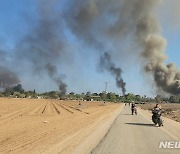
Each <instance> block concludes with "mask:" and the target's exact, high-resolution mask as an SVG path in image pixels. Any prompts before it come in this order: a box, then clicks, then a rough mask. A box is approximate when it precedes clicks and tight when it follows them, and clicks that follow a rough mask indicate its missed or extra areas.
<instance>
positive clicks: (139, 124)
mask: <svg viewBox="0 0 180 154" xmlns="http://www.w3.org/2000/svg"><path fill="white" fill-rule="evenodd" d="M125 124H128V125H138V126H149V127H154V124H144V123H125Z"/></svg>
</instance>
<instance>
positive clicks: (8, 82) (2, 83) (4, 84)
mask: <svg viewBox="0 0 180 154" xmlns="http://www.w3.org/2000/svg"><path fill="white" fill-rule="evenodd" d="M19 82H20V80H19V78H18V76H17V75H16V73H14V72H13V71H11V70H10V69H8V68H6V67H3V66H0V88H8V87H12V86H14V85H16V84H18V83H19Z"/></svg>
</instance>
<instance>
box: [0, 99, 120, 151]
mask: <svg viewBox="0 0 180 154" xmlns="http://www.w3.org/2000/svg"><path fill="white" fill-rule="evenodd" d="M120 106H121V105H120V104H114V103H106V104H104V103H101V102H81V105H79V102H78V101H60V100H43V99H39V100H37V99H8V98H1V99H0V132H1V134H0V153H57V152H60V153H71V151H72V150H74V149H76V147H78V146H80V145H81V143H82V142H84V139H85V138H87V137H88V135H91V133H92V132H93V130H95V129H96V130H97V126H98V124H103V123H104V122H105V121H107V120H108V119H112V117H113V115H115V114H117V112H118V111H119V109H120ZM106 129H107V126H106ZM101 131H103V130H101ZM97 136H98V135H97ZM94 142H95V141H94ZM81 151H82V149H81Z"/></svg>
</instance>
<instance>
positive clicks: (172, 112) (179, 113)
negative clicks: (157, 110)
mask: <svg viewBox="0 0 180 154" xmlns="http://www.w3.org/2000/svg"><path fill="white" fill-rule="evenodd" d="M160 105H161V107H162V111H163V112H162V115H163V116H164V117H167V118H170V119H172V120H175V121H177V122H180V104H177V103H176V104H175V103H166V104H160ZM138 106H139V107H141V108H142V109H145V110H149V111H152V109H153V107H154V106H155V103H147V104H142V105H138Z"/></svg>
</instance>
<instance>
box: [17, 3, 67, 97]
mask: <svg viewBox="0 0 180 154" xmlns="http://www.w3.org/2000/svg"><path fill="white" fill-rule="evenodd" d="M55 6H56V1H55V0H52V1H44V0H40V1H38V18H37V19H36V20H30V21H32V22H33V24H34V25H35V26H34V27H33V28H32V31H31V32H30V33H28V34H27V35H26V36H25V37H24V38H23V39H22V40H21V41H20V43H19V44H18V46H17V52H19V54H18V55H19V56H20V57H22V58H23V59H24V60H25V61H28V62H30V63H31V64H32V65H33V68H34V73H43V71H44V70H45V72H47V74H48V75H49V77H50V78H51V79H52V80H54V81H55V82H56V83H57V84H58V87H59V90H60V92H61V93H63V94H65V93H66V87H67V85H66V84H65V83H64V81H63V78H62V77H61V75H58V70H57V67H56V65H57V63H58V62H59V61H60V60H61V59H62V58H63V56H64V44H65V42H63V40H62V37H63V32H62V22H61V20H60V19H61V18H60V17H59V16H58V14H57V13H55Z"/></svg>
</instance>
